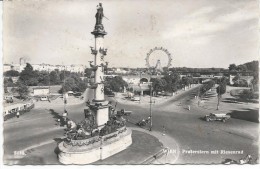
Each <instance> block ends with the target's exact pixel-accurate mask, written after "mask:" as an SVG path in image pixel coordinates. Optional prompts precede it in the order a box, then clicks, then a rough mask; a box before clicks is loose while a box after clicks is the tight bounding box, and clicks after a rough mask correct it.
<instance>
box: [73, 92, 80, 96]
mask: <svg viewBox="0 0 260 169" xmlns="http://www.w3.org/2000/svg"><path fill="white" fill-rule="evenodd" d="M81 95H82V93H81V92H77V93H74V96H75V97H79V96H81Z"/></svg>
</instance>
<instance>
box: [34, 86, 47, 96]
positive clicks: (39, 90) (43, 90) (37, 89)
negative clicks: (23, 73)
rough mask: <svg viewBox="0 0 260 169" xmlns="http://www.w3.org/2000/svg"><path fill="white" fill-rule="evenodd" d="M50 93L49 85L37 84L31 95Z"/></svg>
mask: <svg viewBox="0 0 260 169" xmlns="http://www.w3.org/2000/svg"><path fill="white" fill-rule="evenodd" d="M49 94H50V87H49V86H37V87H34V88H33V95H34V96H39V95H49Z"/></svg>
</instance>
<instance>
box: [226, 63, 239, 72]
mask: <svg viewBox="0 0 260 169" xmlns="http://www.w3.org/2000/svg"><path fill="white" fill-rule="evenodd" d="M228 69H229V71H231V72H232V71H236V70H237V66H236V64H234V63H233V64H230V65H229V67H228Z"/></svg>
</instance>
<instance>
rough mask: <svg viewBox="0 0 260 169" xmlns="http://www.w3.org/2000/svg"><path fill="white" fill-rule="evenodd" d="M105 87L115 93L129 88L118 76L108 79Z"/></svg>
mask: <svg viewBox="0 0 260 169" xmlns="http://www.w3.org/2000/svg"><path fill="white" fill-rule="evenodd" d="M105 86H106V87H107V88H110V89H111V90H112V91H114V92H120V91H121V90H122V89H123V88H124V87H127V83H126V82H125V81H124V80H123V78H122V77H121V76H116V77H113V78H106V81H105Z"/></svg>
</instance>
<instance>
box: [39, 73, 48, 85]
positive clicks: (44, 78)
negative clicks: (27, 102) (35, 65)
mask: <svg viewBox="0 0 260 169" xmlns="http://www.w3.org/2000/svg"><path fill="white" fill-rule="evenodd" d="M36 73H37V74H38V78H37V80H38V85H39V86H47V85H50V75H49V73H48V72H45V71H41V72H39V71H36Z"/></svg>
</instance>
